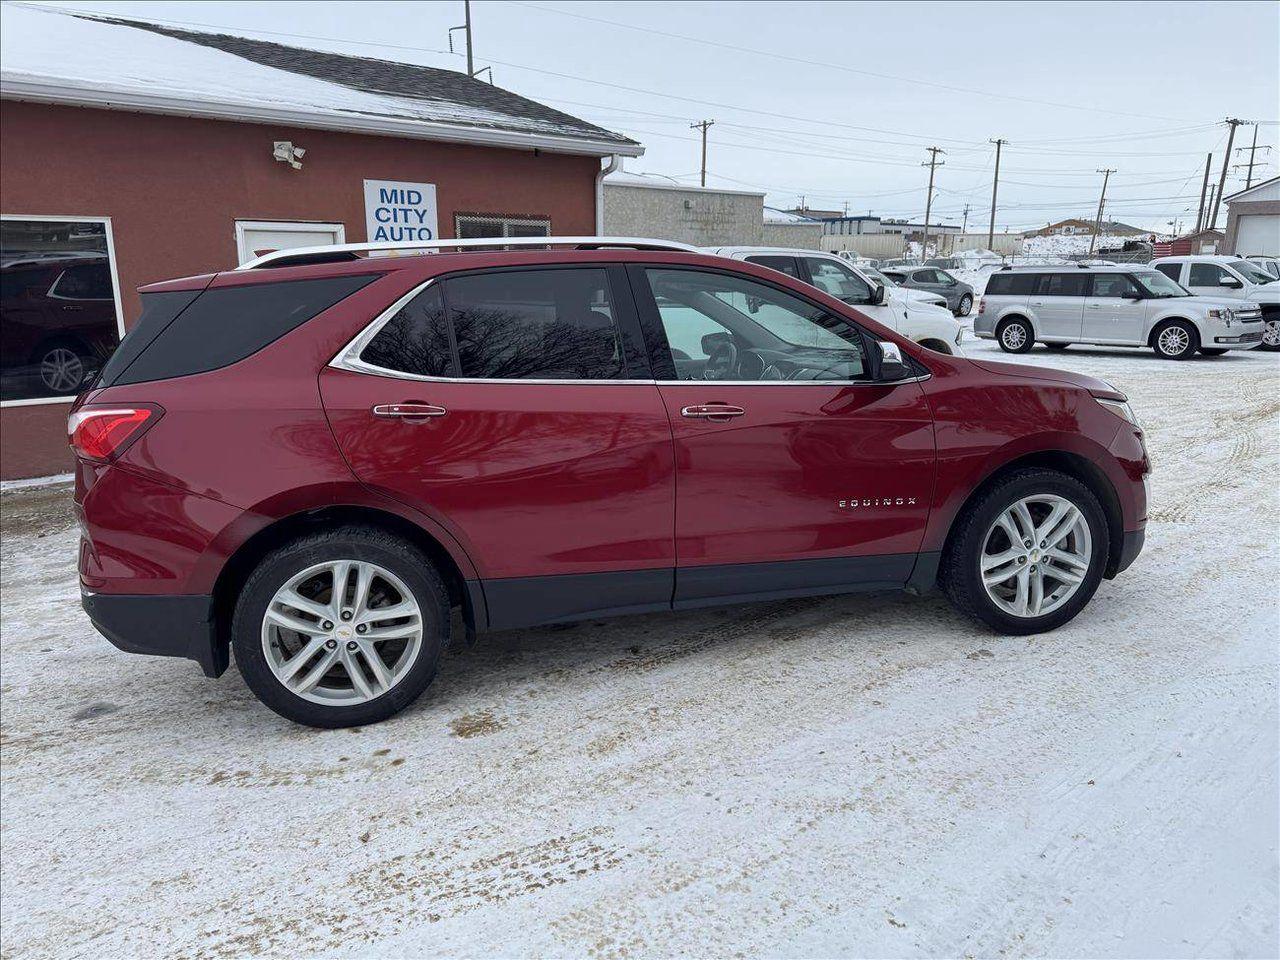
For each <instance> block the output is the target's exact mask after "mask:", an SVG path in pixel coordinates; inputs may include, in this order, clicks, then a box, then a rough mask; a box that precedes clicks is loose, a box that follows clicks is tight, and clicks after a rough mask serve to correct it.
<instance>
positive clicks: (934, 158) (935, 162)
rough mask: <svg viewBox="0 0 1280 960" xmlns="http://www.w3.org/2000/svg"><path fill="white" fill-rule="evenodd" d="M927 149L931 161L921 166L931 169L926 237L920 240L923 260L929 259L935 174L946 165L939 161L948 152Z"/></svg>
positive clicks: (927, 195) (926, 213) (940, 149)
mask: <svg viewBox="0 0 1280 960" xmlns="http://www.w3.org/2000/svg"><path fill="white" fill-rule="evenodd" d="M925 149H926V150H928V151H929V160H928V161H927V162H926V163H922V164H920V166H922V167H928V168H929V192H928V193H927V194H926V195H925V198H924V236H923V237H922V238H921V240H920V259H921V260H926V259H928V257H929V214H930V212H931V211H932V210H933V174H934V171H935V170H936V169H937V168H938V167H940V166H944V165H945V164H946V161H945V160H939V159H938V154H940V153H946V152H947V151H945V150H943V149H942V148H941V147H925Z"/></svg>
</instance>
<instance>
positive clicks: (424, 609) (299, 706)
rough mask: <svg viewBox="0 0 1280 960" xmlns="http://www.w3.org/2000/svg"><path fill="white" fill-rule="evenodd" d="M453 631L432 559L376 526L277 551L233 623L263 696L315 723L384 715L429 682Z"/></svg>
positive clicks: (318, 536)
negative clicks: (450, 631) (450, 632)
mask: <svg viewBox="0 0 1280 960" xmlns="http://www.w3.org/2000/svg"><path fill="white" fill-rule="evenodd" d="M449 629H450V619H449V602H448V594H447V591H446V590H445V586H444V583H443V581H442V580H441V578H440V575H439V574H438V573H437V572H436V570H435V567H434V566H433V564H432V563H431V560H430V559H429V558H428V557H427V556H426V555H425V554H423V553H422V551H420V550H418V549H417V548H416V547H414V546H413V545H412V544H409V543H407V542H406V541H404V540H402V539H400V538H399V537H396V536H393V535H391V534H388V533H385V532H383V531H381V530H377V529H375V528H371V527H362V526H344V527H339V528H335V529H333V530H330V531H326V532H322V533H315V534H311V535H309V536H305V537H302V538H299V539H297V540H294V541H292V542H291V543H288V544H286V545H284V546H282V547H280V548H278V549H277V550H275V551H274V552H272V553H270V554H268V555H267V556H266V557H264V558H263V559H262V561H261V562H260V563H259V564H258V567H257V569H255V570H254V572H253V573H252V574H251V575H250V576H249V578H248V580H247V581H246V582H245V585H244V587H243V589H242V590H241V591H240V596H239V598H238V600H237V602H236V606H235V611H234V614H233V616H232V622H231V641H232V645H233V647H234V650H235V656H236V666H237V667H238V668H239V670H240V673H241V675H242V676H243V677H244V680H245V683H246V684H248V686H249V689H250V690H252V691H253V692H254V694H256V695H257V697H258V699H259V700H261V701H262V702H263V703H264V704H266V705H267V706H268V707H270V708H271V709H272V710H274V711H275V712H276V713H278V714H280V715H281V716H284V717H287V718H288V719H290V720H294V721H297V722H298V723H305V724H307V725H309V726H313V727H349V726H356V725H360V724H367V723H375V722H377V721H379V720H385V719H387V718H388V717H390V716H392V715H393V714H395V713H397V712H399V711H400V710H402V709H404V708H405V707H406V706H408V705H409V704H410V703H412V702H413V701H414V700H415V699H416V698H417V697H418V695H419V694H421V693H422V691H423V690H425V689H426V688H427V686H428V684H430V683H431V680H432V678H434V676H435V673H436V666H437V664H438V663H439V660H440V655H441V652H442V651H443V649H444V647H445V646H446V645H447V643H448V639H449Z"/></svg>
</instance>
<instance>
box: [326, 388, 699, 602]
mask: <svg viewBox="0 0 1280 960" xmlns="http://www.w3.org/2000/svg"><path fill="white" fill-rule="evenodd" d="M320 389H321V394H322V396H323V399H324V405H325V410H326V412H327V413H328V416H329V421H330V423H331V425H332V427H333V432H334V435H335V436H336V438H337V441H338V445H339V447H340V448H341V450H342V453H343V455H344V456H345V457H346V459H347V462H348V464H350V466H351V469H352V471H353V472H354V473H355V475H356V476H357V477H358V478H359V479H360V480H361V481H362V482H363V483H365V484H367V485H368V486H370V487H373V488H374V489H377V490H379V491H380V492H382V493H385V494H387V495H388V496H391V497H395V498H396V499H398V500H400V501H402V502H404V503H407V504H409V505H411V506H413V507H415V508H417V509H419V510H421V511H422V512H424V513H426V514H428V515H429V516H431V517H433V518H434V519H436V520H437V521H439V522H440V523H441V524H442V525H444V526H445V527H446V528H447V529H449V530H450V532H451V533H453V534H454V536H456V537H457V538H458V540H459V541H460V542H461V543H462V544H463V545H464V546H465V548H466V549H467V551H468V553H469V555H470V557H471V560H472V562H473V563H474V564H475V566H476V569H477V570H478V571H479V572H480V575H481V577H482V578H484V579H489V578H504V577H538V576H547V575H551V574H579V573H595V572H603V571H612V570H626V569H651V568H659V567H670V566H672V564H673V562H674V542H673V519H672V515H673V501H674V496H675V490H674V471H673V457H672V448H671V428H670V425H669V424H668V421H667V414H666V411H665V409H664V407H663V404H662V400H661V398H660V397H659V394H658V390H657V388H656V387H655V386H653V385H652V384H632V383H609V382H599V383H567V384H566V383H561V384H549V383H520V382H519V381H512V382H507V383H504V382H483V383H480V382H468V381H444V380H441V381H412V380H400V379H395V378H391V377H380V376H372V375H369V374H364V373H355V372H351V371H347V370H340V369H334V368H331V367H326V368H325V370H324V371H323V372H322V373H321V375H320ZM410 403H412V404H425V405H430V406H433V407H437V408H442V409H443V410H444V411H445V412H444V413H443V414H436V415H430V413H428V414H427V415H423V416H414V415H410V416H375V415H374V413H373V408H374V407H375V406H380V405H396V404H410ZM413 412H414V411H410V413H411V414H412V413H413ZM668 599H669V597H668Z"/></svg>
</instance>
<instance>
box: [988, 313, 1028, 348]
mask: <svg viewBox="0 0 1280 960" xmlns="http://www.w3.org/2000/svg"><path fill="white" fill-rule="evenodd" d="M996 342H997V343H999V344H1000V349H1001V350H1003V351H1004V352H1005V353H1026V352H1027V351H1029V350H1030V349H1031V348H1032V346H1034V345H1035V342H1036V341H1035V337H1034V335H1033V334H1032V333H1031V324H1030V323H1028V322H1027V321H1026V320H1024V319H1022V318H1021V317H1013V318H1011V319H1009V320H1003V321H1001V323H1000V326H999V327H997V328H996Z"/></svg>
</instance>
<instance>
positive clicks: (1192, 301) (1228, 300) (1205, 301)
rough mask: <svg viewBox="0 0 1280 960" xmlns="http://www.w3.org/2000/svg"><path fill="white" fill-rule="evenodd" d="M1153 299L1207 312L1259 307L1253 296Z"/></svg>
mask: <svg viewBox="0 0 1280 960" xmlns="http://www.w3.org/2000/svg"><path fill="white" fill-rule="evenodd" d="M1153 299H1154V302H1155V303H1170V304H1182V303H1185V304H1186V305H1187V306H1190V307H1204V308H1205V309H1206V310H1208V309H1214V310H1221V309H1223V308H1226V309H1227V310H1245V309H1247V308H1249V307H1256V306H1257V303H1256V302H1255V301H1254V299H1253V296H1252V295H1250V297H1249V299H1248V300H1237V299H1234V298H1232V297H1201V296H1191V297H1169V298H1167V299H1164V298H1160V297H1155V298H1153Z"/></svg>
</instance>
